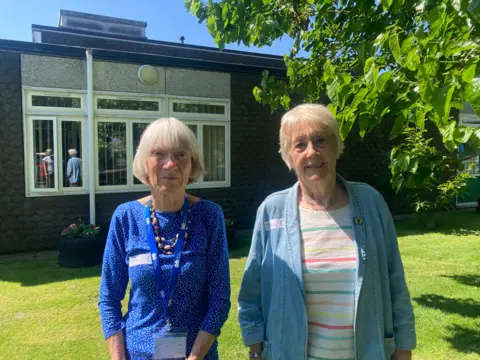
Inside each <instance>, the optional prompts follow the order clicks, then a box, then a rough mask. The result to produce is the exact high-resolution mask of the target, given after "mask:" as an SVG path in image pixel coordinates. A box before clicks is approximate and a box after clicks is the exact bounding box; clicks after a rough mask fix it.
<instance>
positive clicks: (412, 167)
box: [408, 159, 418, 174]
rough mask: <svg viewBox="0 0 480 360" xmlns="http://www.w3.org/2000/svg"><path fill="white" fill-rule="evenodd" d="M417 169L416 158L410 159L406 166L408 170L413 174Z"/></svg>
mask: <svg viewBox="0 0 480 360" xmlns="http://www.w3.org/2000/svg"><path fill="white" fill-rule="evenodd" d="M417 170H418V160H417V159H415V160H413V161H410V165H409V167H408V171H409V172H410V173H412V174H415V173H416V172H417Z"/></svg>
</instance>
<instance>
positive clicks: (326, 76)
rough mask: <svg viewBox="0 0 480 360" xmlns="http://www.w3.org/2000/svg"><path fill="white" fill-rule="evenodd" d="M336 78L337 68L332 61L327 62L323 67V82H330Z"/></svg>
mask: <svg viewBox="0 0 480 360" xmlns="http://www.w3.org/2000/svg"><path fill="white" fill-rule="evenodd" d="M334 77H335V67H334V66H333V65H332V63H331V62H330V60H327V61H326V62H325V65H323V81H325V82H328V81H329V80H331V79H333V78H334Z"/></svg>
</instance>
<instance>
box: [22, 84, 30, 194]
mask: <svg viewBox="0 0 480 360" xmlns="http://www.w3.org/2000/svg"><path fill="white" fill-rule="evenodd" d="M25 97H26V95H25V89H23V88H22V123H23V174H24V177H25V181H24V182H25V196H29V194H30V177H29V171H28V169H29V165H28V158H29V156H28V154H30V149H29V147H30V140H29V139H30V135H29V133H30V127H29V125H28V122H27V116H26V114H25V109H26V106H25V103H26V101H25Z"/></svg>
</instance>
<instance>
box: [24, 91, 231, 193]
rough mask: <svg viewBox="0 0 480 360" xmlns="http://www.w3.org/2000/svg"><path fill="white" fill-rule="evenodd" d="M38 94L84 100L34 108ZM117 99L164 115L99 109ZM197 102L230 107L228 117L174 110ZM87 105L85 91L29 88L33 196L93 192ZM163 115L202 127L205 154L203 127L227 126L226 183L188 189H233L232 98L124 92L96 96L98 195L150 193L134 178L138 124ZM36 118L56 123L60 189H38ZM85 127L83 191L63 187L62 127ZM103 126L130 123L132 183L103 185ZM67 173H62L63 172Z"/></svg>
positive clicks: (27, 139)
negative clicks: (146, 104)
mask: <svg viewBox="0 0 480 360" xmlns="http://www.w3.org/2000/svg"><path fill="white" fill-rule="evenodd" d="M32 95H39V96H59V97H78V98H80V99H81V100H80V101H81V107H80V108H60V107H40V106H32ZM101 98H105V99H117V100H136V101H158V108H159V111H137V110H116V109H98V107H97V100H98V99H101ZM174 102H181V103H194V104H206V105H219V106H224V107H225V114H201V113H198V114H197V113H180V112H174V111H173V103H174ZM86 111H87V103H86V91H85V90H70V89H54V88H41V87H30V86H23V122H24V129H25V130H24V151H25V154H27V155H26V159H25V180H26V181H25V192H26V196H28V197H35V196H60V195H76V194H87V193H88V181H87V180H88V178H89V176H90V175H89V174H88V169H89V166H88V162H89V159H87V157H85V155H86V152H85V150H86V148H87V144H86V131H87V113H86ZM162 116H173V117H176V118H178V119H179V120H181V121H183V122H184V123H185V124H187V125H195V126H196V127H197V141H198V144H199V147H200V150H201V151H202V153H203V126H204V125H213V126H224V127H225V181H207V182H205V181H203V178H200V179H198V181H197V182H195V183H193V184H190V185H187V189H204V188H223V187H230V186H231V123H230V118H231V116H230V100H228V99H214V98H212V99H210V98H200V97H187V96H171V95H163V94H162V95H152V94H140V93H121V92H107V91H95V92H94V129H95V130H94V131H95V149H94V150H95V159H94V169H95V173H94V174H92V176H95V192H96V193H100V194H102V193H124V192H144V191H148V190H149V187H148V186H147V185H144V184H134V177H133V150H134V149H133V147H134V144H133V124H134V123H146V124H148V123H151V122H152V121H154V120H156V119H158V118H159V117H162ZM33 120H53V122H54V127H53V129H54V146H55V149H54V154H55V157H56V159H55V160H56V161H55V188H52V189H49V188H45V189H43V188H42V189H35V188H34V185H35V184H34V181H35V179H34V173H32V169H33V162H34V159H32V158H31V155H30V154H32V153H33V150H34V149H33V147H34V144H33ZM68 121H73V122H80V123H81V129H82V130H81V132H82V134H81V136H82V139H81V142H82V152H83V153H82V154H81V155H82V186H81V187H74V188H72V187H63V177H64V176H65V175H64V174H63V172H62V170H63V169H62V168H61V165H62V161H63V151H64V149H62V140H61V135H62V132H61V131H62V123H63V122H68ZM101 122H104V123H105V122H110V123H117V122H118V123H125V124H126V146H127V152H126V160H127V184H126V185H108V186H100V185H99V174H98V165H99V164H98V151H99V147H98V124H99V123H101ZM60 172H61V174H60Z"/></svg>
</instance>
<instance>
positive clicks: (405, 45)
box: [400, 35, 413, 56]
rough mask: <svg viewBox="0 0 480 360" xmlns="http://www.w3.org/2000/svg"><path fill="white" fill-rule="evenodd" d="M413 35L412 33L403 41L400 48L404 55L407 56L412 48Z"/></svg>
mask: <svg viewBox="0 0 480 360" xmlns="http://www.w3.org/2000/svg"><path fill="white" fill-rule="evenodd" d="M412 42H413V35H410V36H409V37H407V38H406V39H405V40H403V41H402V47H401V49H400V51H401V53H402V55H403V56H407V55H408V53H409V52H410V50H411V49H412Z"/></svg>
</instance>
